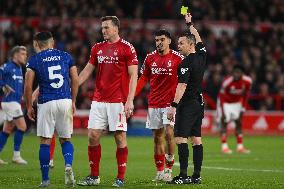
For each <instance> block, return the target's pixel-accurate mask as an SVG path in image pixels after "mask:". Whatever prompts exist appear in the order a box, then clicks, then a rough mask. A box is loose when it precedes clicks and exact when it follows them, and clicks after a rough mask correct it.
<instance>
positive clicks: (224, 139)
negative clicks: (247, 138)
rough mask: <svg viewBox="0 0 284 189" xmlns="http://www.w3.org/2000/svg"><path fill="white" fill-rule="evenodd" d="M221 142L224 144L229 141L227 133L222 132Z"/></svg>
mask: <svg viewBox="0 0 284 189" xmlns="http://www.w3.org/2000/svg"><path fill="white" fill-rule="evenodd" d="M221 142H222V144H224V143H227V134H221Z"/></svg>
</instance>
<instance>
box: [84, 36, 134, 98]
mask: <svg viewBox="0 0 284 189" xmlns="http://www.w3.org/2000/svg"><path fill="white" fill-rule="evenodd" d="M89 63H90V64H93V65H94V66H95V67H96V89H95V92H94V96H93V100H94V101H97V102H109V103H119V102H126V100H127V96H128V93H129V81H130V77H129V74H128V66H131V65H137V64H138V60H137V55H136V51H135V49H134V47H133V46H132V45H131V44H130V43H129V42H127V41H125V40H124V39H120V40H119V41H117V42H115V43H112V44H111V43H109V42H107V41H104V42H101V43H97V44H95V45H94V46H93V47H92V50H91V55H90V59H89Z"/></svg>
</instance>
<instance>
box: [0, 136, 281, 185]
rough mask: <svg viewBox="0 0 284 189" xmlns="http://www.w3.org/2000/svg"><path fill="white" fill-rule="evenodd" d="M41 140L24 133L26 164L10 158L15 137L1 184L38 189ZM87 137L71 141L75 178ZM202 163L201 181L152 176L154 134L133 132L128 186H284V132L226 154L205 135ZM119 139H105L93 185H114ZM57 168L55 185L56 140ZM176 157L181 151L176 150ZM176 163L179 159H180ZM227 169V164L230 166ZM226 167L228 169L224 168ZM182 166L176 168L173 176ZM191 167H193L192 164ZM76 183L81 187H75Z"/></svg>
mask: <svg viewBox="0 0 284 189" xmlns="http://www.w3.org/2000/svg"><path fill="white" fill-rule="evenodd" d="M38 142H39V139H38V138H37V137H35V136H31V135H29V136H26V137H25V138H24V143H23V146H22V156H23V157H24V158H25V159H26V160H27V161H28V165H26V166H19V165H15V164H12V163H10V162H11V158H12V153H13V150H12V145H13V140H12V137H10V138H9V141H8V143H7V145H6V147H5V149H4V151H3V152H2V153H1V158H2V159H4V160H6V161H9V164H8V165H4V166H0V188H1V189H6V188H7V189H12V188H21V189H22V188H37V186H38V185H39V183H40V170H39V161H38V149H39V144H38ZM87 142H88V140H87V137H86V136H75V137H74V138H73V143H74V147H75V157H74V165H73V169H74V172H75V174H76V175H75V176H76V179H77V180H79V179H82V178H84V177H85V176H87V175H88V174H89V167H88V156H87ZM229 143H230V146H231V147H232V149H234V148H233V147H235V139H234V138H233V137H231V138H230V141H229ZM203 144H204V162H203V165H204V168H203V170H202V178H203V183H202V184H201V185H183V186H176V185H167V184H164V183H156V182H152V181H151V180H152V179H153V178H154V176H155V168H154V164H153V158H152V157H153V144H152V139H151V138H150V137H145V138H143V137H129V138H128V145H129V161H128V165H127V174H126V183H125V188H152V189H154V188H208V189H212V188H218V189H223V188H224V189H230V188H246V189H248V188H271V189H276V188H284V150H283V147H284V139H283V137H271V136H267V137H263V136H262V137H261V136H258V137H246V138H245V144H246V146H247V147H248V148H249V149H251V151H252V153H251V154H248V155H247V154H237V153H233V154H232V155H223V154H221V153H220V144H219V139H218V138H217V137H204V139H203ZM115 150H116V148H115V143H114V140H113V137H112V136H107V137H104V138H103V139H102V160H101V185H100V186H93V187H90V188H112V187H111V185H112V182H113V180H114V178H115V176H116V172H117V168H116V159H115ZM191 157H192V150H191V149H190V161H189V165H192V163H191V162H192V158H191ZM54 159H55V168H54V169H52V170H50V179H51V187H50V188H66V187H65V186H64V166H63V158H62V156H61V148H60V145H59V143H58V142H57V145H56V151H55V158H54ZM176 159H178V158H177V155H176ZM177 162H178V161H177ZM226 168H228V169H226ZM224 169H226V170H224ZM178 170H179V167H178V166H175V167H174V175H176V174H177V173H178ZM189 172H190V173H191V172H192V167H190V168H189ZM76 188H80V187H79V186H76ZM87 188H88V187H87Z"/></svg>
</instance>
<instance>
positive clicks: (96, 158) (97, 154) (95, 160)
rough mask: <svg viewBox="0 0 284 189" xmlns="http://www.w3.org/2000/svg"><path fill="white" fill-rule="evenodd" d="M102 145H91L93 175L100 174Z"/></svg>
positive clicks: (90, 160) (90, 161) (90, 162)
mask: <svg viewBox="0 0 284 189" xmlns="http://www.w3.org/2000/svg"><path fill="white" fill-rule="evenodd" d="M101 151H102V150H101V145H100V144H99V145H98V146H89V147H88V155H89V164H90V168H91V176H99V175H100V160H101Z"/></svg>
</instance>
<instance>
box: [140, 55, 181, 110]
mask: <svg viewBox="0 0 284 189" xmlns="http://www.w3.org/2000/svg"><path fill="white" fill-rule="evenodd" d="M182 59H183V56H182V55H181V54H180V53H178V52H176V51H174V50H170V52H169V53H168V54H166V55H163V56H161V55H159V53H158V52H157V51H153V52H152V53H150V54H148V55H147V56H146V58H145V61H144V64H143V66H142V68H141V74H143V75H144V76H145V77H146V78H148V79H150V94H149V97H148V107H149V108H165V107H169V106H170V104H171V102H172V101H173V99H174V96H175V92H176V86H177V83H178V77H177V69H178V66H179V64H180V63H181V61H182Z"/></svg>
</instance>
